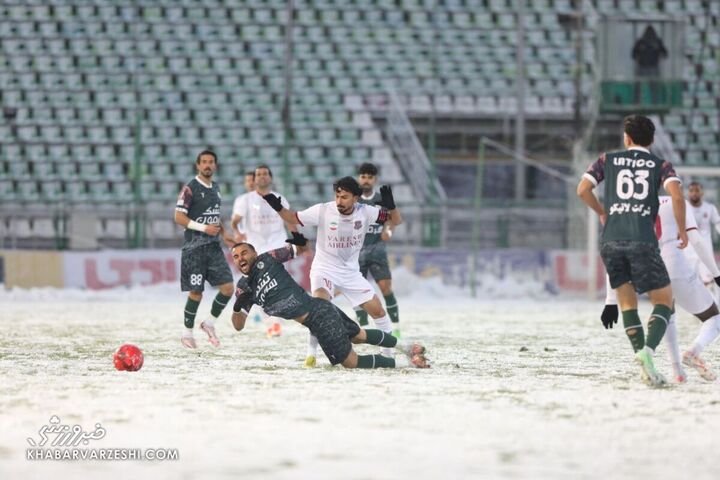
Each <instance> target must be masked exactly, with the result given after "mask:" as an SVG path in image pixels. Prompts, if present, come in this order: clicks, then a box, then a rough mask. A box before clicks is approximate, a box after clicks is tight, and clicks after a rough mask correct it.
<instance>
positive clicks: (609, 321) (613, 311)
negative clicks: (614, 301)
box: [600, 305, 618, 330]
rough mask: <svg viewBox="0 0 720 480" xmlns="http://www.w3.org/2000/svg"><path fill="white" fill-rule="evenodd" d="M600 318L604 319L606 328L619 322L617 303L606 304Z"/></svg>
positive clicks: (603, 322)
mask: <svg viewBox="0 0 720 480" xmlns="http://www.w3.org/2000/svg"><path fill="white" fill-rule="evenodd" d="M600 320H602V324H603V326H604V327H605V330H607V329H608V328H612V327H613V323H617V321H618V306H617V305H605V308H603V311H602V315H600Z"/></svg>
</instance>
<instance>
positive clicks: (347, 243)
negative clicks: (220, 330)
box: [264, 177, 402, 367]
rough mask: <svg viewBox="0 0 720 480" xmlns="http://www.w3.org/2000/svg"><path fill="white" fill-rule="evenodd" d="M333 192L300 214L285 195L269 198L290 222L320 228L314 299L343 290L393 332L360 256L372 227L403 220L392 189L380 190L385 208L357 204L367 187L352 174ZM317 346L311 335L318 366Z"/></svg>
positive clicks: (311, 360)
mask: <svg viewBox="0 0 720 480" xmlns="http://www.w3.org/2000/svg"><path fill="white" fill-rule="evenodd" d="M333 190H334V191H335V201H334V202H327V203H318V204H316V205H313V206H312V207H310V208H308V209H306V210H303V211H300V212H295V211H293V210H290V209H287V208H284V207H283V205H282V202H281V199H280V198H278V197H277V196H275V195H273V194H268V195H265V197H264V198H265V200H266V201H267V202H268V203H269V204H270V206H272V207H273V208H274V209H275V211H276V212H278V213H279V214H280V216H281V217H282V218H283V220H285V221H286V222H287V223H290V224H294V225H301V226H306V225H312V226H317V247H316V252H315V258H314V259H313V262H312V266H311V267H310V288H311V290H312V295H313V297H318V298H324V299H326V300H332V298H333V294H334V292H335V289H338V290H339V291H340V292H342V294H343V295H345V297H346V298H347V299H348V300H349V301H350V303H351V304H352V306H353V308H354V307H362V308H363V309H364V310H365V311H366V312H368V313H369V314H370V316H371V317H372V318H373V320H374V321H375V325H376V326H377V327H378V328H379V329H380V330H382V331H383V332H386V333H391V332H392V322H391V321H390V318H389V317H388V315H387V313H386V312H385V309H384V308H383V306H382V303H380V299H379V298H378V297H377V295H375V290H374V289H373V288H372V286H371V285H370V283H369V282H368V281H367V280H366V279H365V277H363V276H362V274H361V273H360V267H359V265H358V257H359V255H360V249H361V248H362V244H363V240H364V238H365V234H366V233H367V230H368V228H369V226H370V225H372V224H373V223H379V224H383V223H385V222H387V221H388V220H390V221H391V222H392V223H393V224H394V225H399V224H400V223H402V217H401V216H400V212H399V211H398V209H397V208H395V200H394V199H393V195H392V190H391V189H390V187H389V186H387V185H384V186H382V187H381V188H380V195H381V202H380V205H381V206H382V207H383V208H380V207H377V206H374V205H365V204H362V203H358V200H359V198H360V195H361V194H362V189H361V188H360V185H359V184H358V182H357V180H355V179H354V178H352V177H343V178H341V179H339V180H338V181H336V182H335V183H334V184H333ZM311 333H312V332H311ZM317 346H318V341H317V339H316V338H315V337H314V336H313V335H310V339H309V341H308V354H307V358H306V359H305V365H306V366H308V367H313V366H315V361H316V355H317ZM383 353H384V354H386V355H392V350H390V349H385V350H383Z"/></svg>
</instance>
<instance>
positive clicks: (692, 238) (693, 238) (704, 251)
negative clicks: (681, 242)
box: [687, 228, 720, 283]
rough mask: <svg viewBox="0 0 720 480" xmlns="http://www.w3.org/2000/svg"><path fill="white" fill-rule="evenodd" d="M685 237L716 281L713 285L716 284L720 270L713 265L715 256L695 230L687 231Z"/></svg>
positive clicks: (715, 264)
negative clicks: (686, 236)
mask: <svg viewBox="0 0 720 480" xmlns="http://www.w3.org/2000/svg"><path fill="white" fill-rule="evenodd" d="M687 235H688V240H689V243H690V245H692V248H693V250H695V253H697V256H698V258H699V259H700V261H701V262H702V263H703V265H705V266H706V267H707V269H708V271H709V272H710V275H712V276H713V278H714V279H716V280H715V283H717V282H718V280H717V279H718V278H720V269H718V266H717V263H715V256H714V255H713V252H712V250H710V249H708V248H707V246H706V245H705V242H704V241H703V238H702V236H701V235H700V232H698V231H697V229H696V228H695V229H692V230H689V231H688V232H687Z"/></svg>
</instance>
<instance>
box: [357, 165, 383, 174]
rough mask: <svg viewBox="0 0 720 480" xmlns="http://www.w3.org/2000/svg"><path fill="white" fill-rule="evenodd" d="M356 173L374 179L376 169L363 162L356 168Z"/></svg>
mask: <svg viewBox="0 0 720 480" xmlns="http://www.w3.org/2000/svg"><path fill="white" fill-rule="evenodd" d="M357 172H358V175H372V176H373V177H375V176H377V174H378V168H377V167H376V166H375V165H374V164H372V163H370V162H365V163H363V164H362V165H360V166H359V167H358V169H357Z"/></svg>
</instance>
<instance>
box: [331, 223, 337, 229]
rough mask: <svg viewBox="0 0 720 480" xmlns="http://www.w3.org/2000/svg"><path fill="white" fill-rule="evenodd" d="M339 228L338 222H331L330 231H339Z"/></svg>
mask: <svg viewBox="0 0 720 480" xmlns="http://www.w3.org/2000/svg"><path fill="white" fill-rule="evenodd" d="M337 226H338V224H337V222H330V227H329V228H330V230H337Z"/></svg>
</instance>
